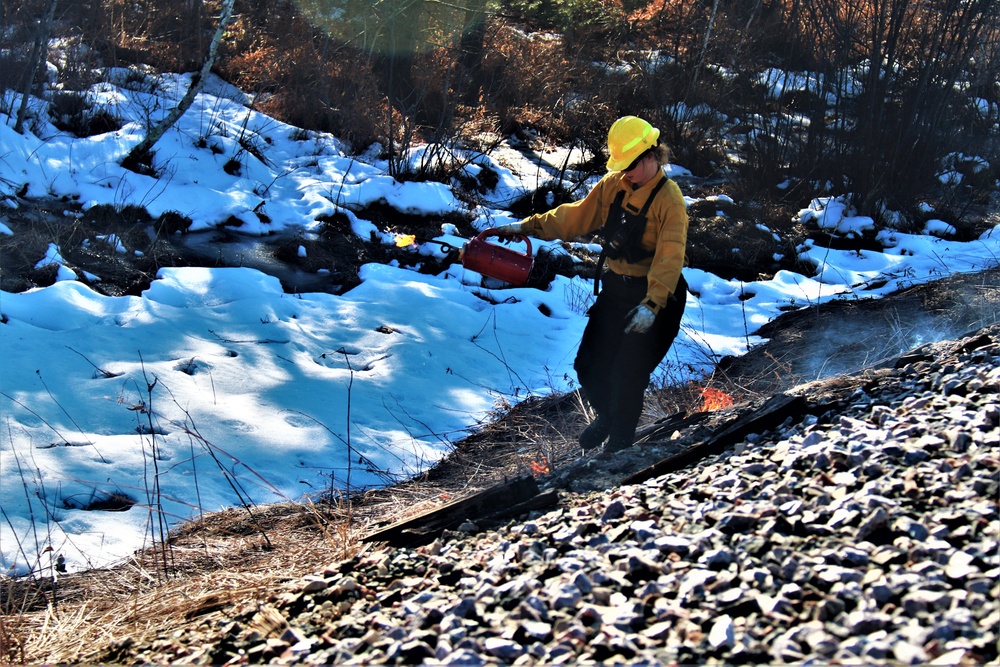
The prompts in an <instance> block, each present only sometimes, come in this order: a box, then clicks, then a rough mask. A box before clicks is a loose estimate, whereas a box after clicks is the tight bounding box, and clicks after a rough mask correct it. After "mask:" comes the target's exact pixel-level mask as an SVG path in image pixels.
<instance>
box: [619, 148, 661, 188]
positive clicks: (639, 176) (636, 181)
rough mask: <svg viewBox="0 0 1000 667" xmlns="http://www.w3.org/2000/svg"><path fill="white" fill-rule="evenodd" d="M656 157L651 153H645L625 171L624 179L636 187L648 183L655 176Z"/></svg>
mask: <svg viewBox="0 0 1000 667" xmlns="http://www.w3.org/2000/svg"><path fill="white" fill-rule="evenodd" d="M657 166H658V165H657V163H656V157H655V156H654V155H653V154H652V153H646V154H645V155H643V156H642V157H641V158H639V159H638V160H637V161H636V162H635V163H634V164H631V165H629V166H628V168H626V169H625V171H624V174H625V179H626V180H628V182H629V183H631V184H632V185H634V186H636V187H641V186H643V185H645V184H646V183H648V182H649V179H651V178H653V175H654V174H656V168H657Z"/></svg>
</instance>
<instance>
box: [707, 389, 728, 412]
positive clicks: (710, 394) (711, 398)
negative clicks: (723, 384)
mask: <svg viewBox="0 0 1000 667" xmlns="http://www.w3.org/2000/svg"><path fill="white" fill-rule="evenodd" d="M732 405H733V397H732V396H730V395H729V394H727V393H726V392H724V391H722V390H721V389H716V388H714V387H705V388H703V389H702V390H701V409H702V411H704V412H712V411H713V410H722V409H723V408H729V407H732Z"/></svg>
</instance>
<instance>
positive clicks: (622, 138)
mask: <svg viewBox="0 0 1000 667" xmlns="http://www.w3.org/2000/svg"><path fill="white" fill-rule="evenodd" d="M659 138H660V131H659V130H658V129H656V128H655V127H653V126H652V125H650V124H649V122H648V121H645V120H643V119H642V118H639V117H637V116H623V117H622V118H619V119H618V120H616V121H615V122H614V123H613V124H612V125H611V129H610V130H608V153H610V154H611V157H609V158H608V171H622V170H623V169H625V168H626V167H628V166H629V165H630V164H632V162H633V161H634V160H635V159H636V158H637V157H639V156H640V155H642V154H643V153H644V152H646V151H647V150H648V149H650V148H652V147H653V146H655V145H656V140H657V139H659Z"/></svg>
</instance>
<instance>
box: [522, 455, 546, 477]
mask: <svg viewBox="0 0 1000 667" xmlns="http://www.w3.org/2000/svg"><path fill="white" fill-rule="evenodd" d="M528 465H529V466H531V475H532V476H533V477H538V476H539V475H548V474H549V473H550V472H552V469H551V468H549V457H547V456H546V455H545V454H541V455H540V456H539V457H538V458H537V459H535V460H534V461H532V462H531V463H529V464H528Z"/></svg>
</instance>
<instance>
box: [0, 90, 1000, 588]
mask: <svg viewBox="0 0 1000 667" xmlns="http://www.w3.org/2000/svg"><path fill="white" fill-rule="evenodd" d="M118 79H119V80H120V81H121V83H122V85H121V86H118V85H114V84H112V83H104V84H101V85H99V86H96V87H95V88H94V89H93V90H92V91H91V95H92V98H93V101H94V103H95V105H96V106H97V108H98V109H104V110H107V111H108V112H110V113H112V114H113V115H115V116H116V117H118V118H120V119H122V120H123V121H124V125H123V128H122V129H121V130H120V131H117V132H112V133H108V134H104V135H99V136H94V137H87V138H76V137H72V136H68V135H66V134H64V133H60V132H58V131H57V130H56V129H55V128H54V127H52V126H50V125H47V124H46V123H44V122H36V123H35V124H34V126H33V127H34V133H33V134H26V135H23V136H22V135H19V134H16V133H15V132H13V131H12V130H11V125H12V124H13V122H12V120H11V119H10V118H8V117H6V116H3V115H0V120H2V121H3V122H2V123H0V197H3V205H5V206H6V207H7V208H12V207H16V206H17V201H18V197H17V196H15V193H20V194H21V195H22V196H25V197H28V198H44V197H66V198H68V199H71V200H74V201H77V202H79V203H81V204H82V205H83V206H84V207H85V208H87V207H91V206H94V205H98V204H112V205H116V206H124V205H139V206H144V207H145V208H146V209H148V210H149V212H150V213H151V214H152V215H154V216H158V215H160V214H162V213H164V212H167V211H176V212H179V213H182V214H183V215H185V216H188V217H189V218H191V220H192V221H193V228H192V231H198V230H208V229H213V228H214V227H215V226H216V225H218V224H220V223H221V222H222V221H224V220H226V219H228V218H230V216H235V217H236V218H238V219H240V220H242V221H243V226H242V227H241V228H240V229H239V232H241V233H245V234H247V235H251V236H252V235H265V234H271V233H274V232H280V231H285V230H297V231H300V232H301V233H303V234H305V235H307V236H308V235H309V234H312V233H315V231H316V229H317V227H318V225H319V223H318V222H317V219H318V218H320V217H321V216H326V215H330V214H333V213H336V212H344V213H346V214H347V215H348V216H349V218H350V220H351V222H352V227H353V231H354V233H356V234H358V235H359V236H361V237H363V238H365V239H367V238H369V237H370V236H371V234H373V233H374V234H375V235H376V237H378V238H381V239H382V240H383V242H385V243H387V244H388V243H394V242H395V236H394V235H393V234H390V233H387V232H385V231H384V230H379V229H377V228H376V227H375V225H374V224H373V223H371V222H370V221H367V220H365V219H363V218H362V217H359V215H358V214H357V213H356V211H362V210H363V209H364V207H365V206H366V205H369V204H372V203H376V202H385V203H388V204H389V205H391V206H392V207H394V208H396V209H398V210H400V211H403V212H407V213H420V214H425V215H428V216H435V215H442V216H443V215H444V214H447V213H450V212H454V211H458V210H467V206H466V204H464V203H462V202H461V201H460V200H459V199H458V198H457V197H456V196H455V194H454V192H453V190H452V188H451V187H450V186H449V185H446V184H441V183H430V182H425V183H415V182H407V183H399V182H396V181H394V180H393V179H392V178H391V177H389V176H388V175H387V174H388V168H387V165H386V164H385V163H383V162H380V161H379V160H378V159H374V158H365V157H360V158H358V157H350V156H348V155H347V154H346V152H345V150H344V147H343V146H342V145H341V143H340V142H339V141H338V140H337V139H336V138H335V137H332V136H329V135H323V134H318V133H313V132H303V131H301V130H299V129H298V128H294V127H290V126H288V125H286V124H283V123H281V122H278V121H276V120H274V119H272V118H268V117H266V116H263V115H261V114H259V113H256V112H254V111H252V110H249V109H248V107H247V106H246V102H247V100H246V99H245V96H244V95H243V94H242V93H240V92H239V91H236V90H234V89H233V88H231V87H229V86H227V85H225V84H224V83H222V82H220V81H218V80H216V81H214V83H213V85H212V86H211V87H210V88H209V89H208V90H207V91H206V92H204V93H203V94H201V95H200V96H199V97H198V99H197V101H196V104H195V106H194V107H193V108H192V109H191V110H190V111H188V113H187V114H185V116H184V117H183V118H182V119H181V121H180V122H179V123H178V125H177V126H175V128H174V129H173V130H171V131H170V132H168V133H167V135H166V136H165V137H164V138H163V140H161V142H160V143H159V144H158V145H157V147H156V162H155V164H156V166H157V167H158V168H160V169H161V171H162V176H161V177H160V178H156V179H154V178H150V177H147V176H142V175H138V174H135V173H133V172H130V171H127V170H124V169H122V168H121V167H119V166H118V164H117V162H118V160H120V159H121V158H122V157H123V156H124V155H125V154H126V153H127V152H128V150H129V149H130V148H131V147H132V146H133V145H134V144H135V143H137V142H138V141H139V140H140V139H141V137H142V136H143V134H144V132H145V124H144V123H145V120H146V118H147V117H149V116H150V115H152V116H154V117H155V116H156V114H158V113H163V110H164V109H166V108H169V106H170V105H171V104H173V103H174V102H176V100H177V99H179V97H180V96H181V95H182V94H183V91H184V90H185V89H186V87H187V84H188V77H187V76H174V77H165V78H161V79H157V81H158V85H157V86H155V87H147V90H146V91H145V92H143V91H142V90H140V89H139V88H138V87H137V86H135V85H134V84H132V83H130V84H128V86H129V87H126V85H125V84H126V82H127V81H132V78H128V77H127V76H126V73H124V72H122V73H121V75H120V76H119V77H118ZM112 80H114V77H112ZM8 94H9V93H8ZM38 104H39V105H41V104H42V103H41V102H40V101H39V102H38ZM39 117H41V118H44V117H45V114H44V111H40V112H39ZM248 145H251V146H253V147H255V150H254V151H247V150H246V146H248ZM253 153H258V154H259V155H261V156H262V157H264V160H261V159H258V157H255V156H254V154H253ZM518 156H519V154H518V153H517V152H516V151H513V150H506V151H504V152H503V153H500V152H498V153H497V154H494V155H490V156H486V155H477V156H463V157H466V158H470V157H471V162H470V165H469V167H468V169H469V170H470V172H472V173H474V172H475V171H476V170H478V169H481V168H483V167H484V166H488V167H490V168H492V169H495V170H496V171H497V172H498V173H499V175H500V183H499V185H498V186H497V188H496V189H495V190H494V191H492V192H490V193H489V194H488V195H487V196H486V197H485V199H484V200H483V201H482V203H481V204H480V205H479V206H478V207H477V208H475V209H474V210H473V211H472V213H473V215H474V216H475V217H476V221H477V222H476V226H477V227H478V228H480V229H485V228H488V227H492V226H496V225H499V224H503V223H504V222H508V221H510V220H511V219H512V218H511V216H510V214H509V213H507V212H505V211H504V210H503V206H504V205H505V204H506V203H508V202H510V201H512V200H513V199H514V198H515V197H517V196H518V195H520V194H522V193H524V192H525V191H530V190H532V189H534V188H535V187H537V186H538V185H540V184H542V183H544V182H545V181H546V180H547V179H548V173H547V167H546V165H545V162H544V160H543V162H542V166H541V167H540V166H539V162H538V161H537V158H536V159H535V160H527V159H523V158H520V159H519V157H518ZM420 157H421V153H420V149H419V148H417V149H415V150H414V152H413V159H414V160H419V159H420ZM549 157H550V159H551V163H552V165H553V166H558V165H559V164H560V163H561V156H560V155H558V154H553V155H552V156H549ZM232 158H236V159H238V160H240V162H241V170H240V172H239V175H236V176H234V175H230V174H229V173H227V172H226V171H225V170H224V169H223V166H224V165H225V164H226V162H228V161H229V160H230V159H232ZM670 171H671V173H672V174H673V175H683V174H684V169H683V167H681V166H671V168H670ZM25 188H26V189H25ZM720 196H725V195H724V193H720ZM258 213H266V218H265V217H263V216H259V215H258ZM800 215H801V216H803V217H811V218H814V219H815V221H816V223H817V225H818V226H819V227H820V228H821V229H824V230H836V231H837V233H839V234H850V233H852V232H857V231H860V230H863V229H865V228H868V227H870V226H871V225H872V221H871V219H869V218H865V217H860V216H856V215H853V214H852V213H851V211H849V210H848V209H846V208H845V207H844V205H843V204H842V203H841V201H840V200H838V199H834V198H831V199H824V200H816V201H813V202H803V210H802V211H801V213H800ZM4 220H5V214H4V212H3V208H0V234H12V233H13V232H12V230H11V228H10V226H8V225H6V224H4ZM952 232H953V230H951V228H950V225H949V224H948V222H947V221H944V220H939V221H935V222H933V223H932V224H930V225H929V226H928V228H927V229H926V230H925V233H924V234H920V235H913V234H904V233H900V232H895V231H891V230H888V231H884V232H883V233H882V234H883V237H882V238H883V245H884V246H885V250H884V252H842V251H836V250H829V249H826V248H821V247H819V246H814V245H813V244H811V243H806V244H804V245H803V246H802V247H801V248H800V249H799V250H800V253H801V255H800V257H801V259H803V260H805V261H806V262H807V263H811V264H812V265H814V266H815V267H816V274H815V275H814V276H812V277H807V276H805V275H800V274H795V273H790V272H787V271H782V272H780V273H778V274H777V275H775V276H774V277H773V278H772V279H770V280H766V281H760V282H754V283H743V282H740V281H731V280H723V279H720V278H719V277H717V276H715V275H712V274H709V273H706V272H704V271H700V270H695V269H688V270H686V271H685V275H686V277H687V280H688V282H689V284H690V286H691V290H692V294H691V295H689V297H688V303H687V311H686V314H685V318H684V322H683V328H682V333H681V335H680V337H679V338H678V340H677V342H676V344H675V345H674V347H673V349H672V350H671V352H670V354H669V355H668V358H667V360H666V361H665V362H664V365H663V367H662V368H661V372H662V373H663V374H665V375H666V376H668V377H671V378H674V379H684V378H697V377H699V376H700V375H701V374H703V373H705V372H706V371H708V370H709V369H710V368H711V366H712V364H713V362H714V361H715V360H717V359H718V358H719V357H721V356H723V355H739V354H741V353H743V352H745V351H746V349H747V347H748V346H750V345H753V344H755V343H757V342H759V341H758V339H757V338H755V337H754V335H753V332H754V331H755V330H756V329H757V328H758V327H760V326H761V325H763V324H764V323H766V322H768V321H770V320H772V319H773V318H775V317H776V316H777V315H779V314H780V313H781V312H782V310H787V309H788V308H789V307H804V306H808V305H814V304H817V303H820V302H824V301H827V300H830V299H837V298H847V299H856V298H877V297H879V296H881V295H884V294H886V293H889V292H891V291H894V290H897V289H899V288H901V287H905V286H908V285H912V284H915V283H920V282H924V281H928V280H932V279H936V278H940V277H943V276H946V275H949V274H952V273H955V272H972V271H977V270H979V269H981V268H984V267H986V266H989V265H992V264H995V263H996V262H997V258H998V257H1000V231H998V230H997V229H993V230H990V231H988V232H987V233H985V234H984V235H983V236H982V237H981V238H979V239H978V240H975V241H972V242H965V243H960V242H956V241H954V240H951V238H950V237H951V233H952ZM438 238H439V240H443V241H446V242H448V243H450V244H452V245H454V246H456V247H458V246H461V245H462V244H463V243H465V242H466V240H467V239H463V238H460V237H458V236H457V234H456V231H455V229H454V228H453V227H451V226H449V225H443V226H442V229H441V235H440V237H438ZM108 242H112V243H116V244H118V243H119V242H120V241H119V240H118V239H109V240H108ZM534 247H535V249H536V250H537V249H538V248H539V247H548V248H550V249H551V250H552V251H553V252H559V251H560V250H559V247H558V245H557V244H544V243H543V242H541V241H537V240H536V241H535V243H534ZM727 250H728V249H724V248H720V252H726V251H727ZM61 251H62V249H60V248H58V247H57V246H54V245H53V246H51V247H50V248H49V252H48V253H46V255H45V256H44V257H39V258H38V260H39V263H40V264H43V263H56V264H60V272H59V276H60V280H59V281H58V282H57V283H56V284H55V285H53V286H51V287H47V288H43V289H36V290H32V291H29V292H25V293H17V294H14V293H6V292H0V322H2V323H0V354H2V359H3V360H2V365H0V415H2V435H0V514H2V516H0V568H2V570H0V571H6V572H7V573H8V574H11V575H23V574H26V573H28V572H30V571H32V570H40V569H43V568H47V567H49V566H50V565H52V564H53V563H55V562H56V561H57V560H58V562H60V563H62V564H64V565H65V566H66V567H67V568H68V569H71V570H75V569H80V568H85V567H91V566H102V565H106V564H109V563H113V562H116V561H118V560H120V559H123V558H126V557H128V555H129V554H131V553H132V552H133V551H134V550H135V549H137V548H140V547H142V546H144V545H145V546H148V545H149V544H150V541H151V540H152V539H159V538H160V537H161V535H162V533H161V531H162V530H165V529H168V528H169V527H171V526H173V525H176V523H177V522H179V521H182V520H185V519H188V518H191V517H192V516H197V515H198V513H199V512H203V511H213V510H218V509H220V508H224V507H230V506H234V505H239V504H240V503H243V502H252V503H267V502H271V501H277V500H282V499H297V498H301V497H302V496H303V495H304V494H310V493H318V492H321V491H323V490H327V489H331V488H335V489H346V488H350V489H358V488H361V487H369V486H373V485H383V484H386V483H390V482H392V481H394V480H398V479H402V478H406V477H408V476H411V475H414V474H416V473H418V472H419V471H421V470H423V469H426V468H427V467H428V466H430V465H432V464H433V463H434V462H435V461H436V460H438V459H439V458H440V457H442V456H444V455H445V454H446V453H447V452H448V451H449V449H450V447H451V446H452V443H454V442H456V441H457V440H459V439H461V438H462V437H463V436H465V435H466V434H468V433H469V432H470V431H472V430H474V429H476V428H477V426H478V425H480V424H482V423H483V422H484V420H486V419H487V418H488V416H489V415H490V413H491V411H493V410H494V409H495V408H497V407H498V406H499V405H503V404H505V403H512V402H516V401H518V400H521V399H524V398H526V397H528V396H537V395H544V394H547V393H550V392H564V391H567V390H569V389H572V388H573V387H574V374H573V371H572V360H573V356H574V354H575V350H576V346H577V343H578V341H579V338H580V335H581V333H582V331H583V327H584V323H585V315H584V313H585V311H586V308H587V305H588V304H589V299H591V298H592V296H591V293H592V284H591V283H590V282H589V281H586V280H582V279H579V278H577V279H573V280H570V279H567V278H564V277H557V278H556V279H555V280H554V281H553V283H552V285H551V287H550V289H548V290H546V291H541V290H538V289H528V288H512V289H500V287H503V286H499V285H489V284H488V283H489V282H490V281H488V280H486V281H484V280H483V277H482V276H480V275H478V274H476V273H474V272H472V271H469V270H467V269H464V268H463V267H462V266H461V265H453V266H451V268H449V269H448V270H446V271H444V272H443V273H441V274H439V275H423V274H420V273H417V272H416V271H413V270H409V269H404V268H400V267H396V266H388V265H367V266H365V267H364V268H363V270H362V274H361V278H362V279H363V282H362V284H361V285H360V286H359V287H357V288H355V289H354V290H352V291H350V292H349V293H347V294H345V295H343V296H333V295H330V294H326V293H307V294H286V293H283V291H282V289H281V286H280V284H279V282H278V280H277V279H276V278H273V277H270V276H268V275H265V274H263V273H260V272H258V271H255V270H252V269H246V268H215V269H209V268H184V269H164V270H162V271H161V272H160V273H159V275H158V276H157V279H156V280H155V281H154V282H153V284H152V286H151V287H150V288H149V289H148V290H146V291H145V292H144V293H143V294H142V296H139V297H134V296H126V297H116V298H111V297H106V296H102V295H100V294H98V293H96V292H94V291H93V290H91V289H90V288H88V287H87V286H85V285H84V284H83V283H82V282H80V281H79V280H78V279H77V278H78V276H76V275H75V273H73V271H72V270H71V269H70V268H69V267H66V266H63V265H62V264H61V262H62V260H61V254H60V253H61ZM119 251H121V252H135V250H134V249H130V248H127V247H124V246H120V247H119ZM412 252H415V253H425V254H434V255H436V256H439V257H440V256H441V252H442V251H441V248H440V246H439V245H436V244H433V243H423V244H419V245H417V246H414V247H413V249H412ZM88 278H89V279H90V280H92V281H93V280H99V279H100V276H89V277H88ZM484 282H485V283H487V284H486V285H485V286H484ZM131 503H134V505H132V506H131V508H130V509H127V511H107V510H95V509H92V508H93V507H95V506H97V507H100V506H102V505H103V506H104V507H108V506H116V504H117V506H119V508H120V507H122V506H128V505H129V504H131Z"/></svg>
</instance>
